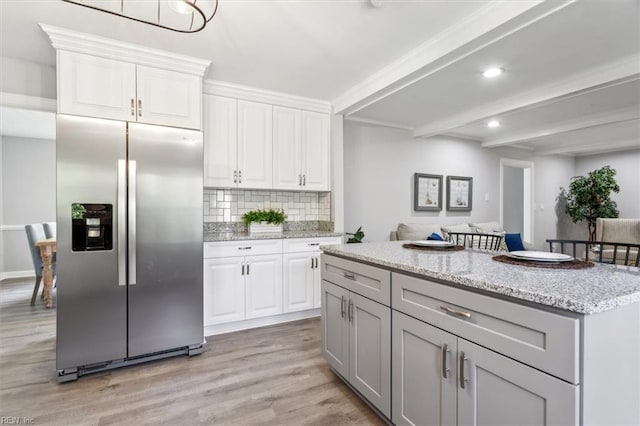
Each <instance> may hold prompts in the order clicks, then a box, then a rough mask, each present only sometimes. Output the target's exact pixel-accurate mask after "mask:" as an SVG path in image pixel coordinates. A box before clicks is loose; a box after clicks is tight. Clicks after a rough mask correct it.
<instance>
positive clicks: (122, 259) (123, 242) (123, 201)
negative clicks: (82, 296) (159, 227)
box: [118, 99, 133, 285]
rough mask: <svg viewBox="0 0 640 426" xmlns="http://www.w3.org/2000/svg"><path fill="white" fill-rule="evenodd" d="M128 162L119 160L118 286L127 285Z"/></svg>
mask: <svg viewBox="0 0 640 426" xmlns="http://www.w3.org/2000/svg"><path fill="white" fill-rule="evenodd" d="M131 103H132V106H133V99H131ZM126 256H127V160H118V285H127V257H126Z"/></svg>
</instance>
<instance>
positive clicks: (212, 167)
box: [204, 95, 238, 188]
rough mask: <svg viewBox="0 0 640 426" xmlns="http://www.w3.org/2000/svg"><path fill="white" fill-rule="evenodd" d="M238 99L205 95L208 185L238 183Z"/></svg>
mask: <svg viewBox="0 0 640 426" xmlns="http://www.w3.org/2000/svg"><path fill="white" fill-rule="evenodd" d="M237 108H238V101H237V100H235V99H232V98H225V97H222V96H213V95H204V186H207V187H218V188H220V187H221V188H231V187H235V186H236V181H235V180H236V179H235V174H236V173H237V161H238V127H237V126H238V115H237V114H238V112H237Z"/></svg>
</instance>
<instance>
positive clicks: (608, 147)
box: [534, 139, 640, 155]
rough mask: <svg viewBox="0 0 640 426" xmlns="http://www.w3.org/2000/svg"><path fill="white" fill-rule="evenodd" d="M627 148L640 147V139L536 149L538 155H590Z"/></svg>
mask: <svg viewBox="0 0 640 426" xmlns="http://www.w3.org/2000/svg"><path fill="white" fill-rule="evenodd" d="M626 149H640V139H626V140H620V141H606V142H597V143H591V144H577V145H568V146H565V145H556V146H554V147H553V148H545V149H535V151H534V152H535V154H536V155H563V154H564V155H588V154H596V153H599V152H613V151H623V150H626Z"/></svg>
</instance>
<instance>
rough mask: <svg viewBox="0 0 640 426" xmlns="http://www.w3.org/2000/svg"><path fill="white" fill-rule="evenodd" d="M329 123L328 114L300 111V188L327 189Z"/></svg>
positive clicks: (328, 186) (328, 187)
mask: <svg viewBox="0 0 640 426" xmlns="http://www.w3.org/2000/svg"><path fill="white" fill-rule="evenodd" d="M330 130H331V125H330V122H329V115H328V114H321V113H317V112H310V111H302V160H301V163H302V188H303V189H307V190H313V191H328V190H329V189H330V185H329V155H330V152H329V143H330V140H331V131H330Z"/></svg>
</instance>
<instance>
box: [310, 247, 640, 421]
mask: <svg viewBox="0 0 640 426" xmlns="http://www.w3.org/2000/svg"><path fill="white" fill-rule="evenodd" d="M323 250H324V253H323V255H322V309H321V313H322V352H323V355H324V357H325V359H326V360H327V361H328V363H329V365H330V366H331V368H332V369H333V370H334V371H335V372H336V373H337V374H338V375H340V376H341V377H342V378H343V379H344V381H345V382H347V383H348V384H349V385H350V386H351V387H352V388H353V389H354V390H355V391H356V392H358V393H359V394H360V396H362V397H363V398H364V399H365V400H366V401H367V402H368V403H369V404H370V405H371V406H373V407H374V408H375V409H377V410H378V412H379V413H380V414H381V415H383V416H384V417H386V418H387V419H390V420H391V421H392V422H393V423H394V424H397V425H456V424H460V425H472V424H485V425H581V424H584V425H591V424H601V425H614V424H615V425H623V424H629V425H637V424H640V402H639V401H640V272H639V271H638V269H637V268H630V267H616V266H611V265H596V266H594V267H593V268H589V269H585V270H557V269H553V270H549V269H538V268H530V267H524V266H516V265H506V264H501V263H498V262H495V261H493V260H492V256H494V255H495V253H488V252H480V251H473V250H464V251H461V252H453V253H433V252H416V251H412V250H408V249H404V248H402V247H401V243H396V242H389V243H369V244H352V245H339V246H327V247H325V248H323Z"/></svg>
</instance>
